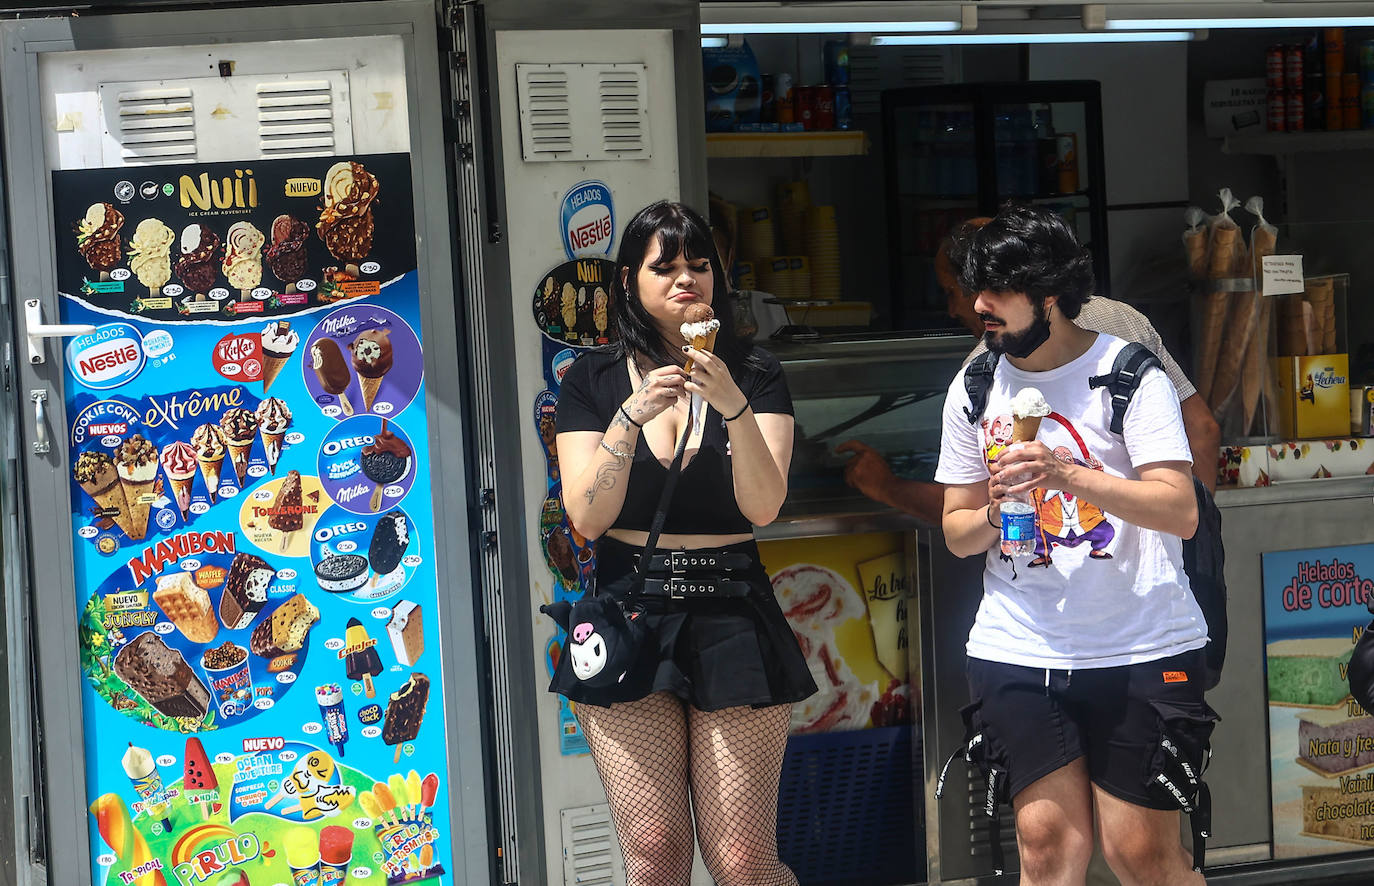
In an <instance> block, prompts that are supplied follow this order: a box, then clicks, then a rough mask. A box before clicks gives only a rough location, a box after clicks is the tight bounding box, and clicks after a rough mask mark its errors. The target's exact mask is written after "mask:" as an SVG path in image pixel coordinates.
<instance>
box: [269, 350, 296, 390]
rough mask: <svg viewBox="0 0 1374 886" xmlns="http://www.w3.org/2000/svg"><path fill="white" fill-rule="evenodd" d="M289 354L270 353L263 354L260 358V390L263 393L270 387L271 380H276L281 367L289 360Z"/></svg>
mask: <svg viewBox="0 0 1374 886" xmlns="http://www.w3.org/2000/svg"><path fill="white" fill-rule="evenodd" d="M290 359H291V358H290V357H289V356H286V357H274V356H272V355H270V354H267V355H264V356H263V359H262V392H263V393H264V394H265V393H267V391H268V390H269V389H270V388H271V387H272V382H274V381H276V380H277V376H278V375H280V374H281V370H282V367H283V366H285V365H286V362H287V361H288V360H290Z"/></svg>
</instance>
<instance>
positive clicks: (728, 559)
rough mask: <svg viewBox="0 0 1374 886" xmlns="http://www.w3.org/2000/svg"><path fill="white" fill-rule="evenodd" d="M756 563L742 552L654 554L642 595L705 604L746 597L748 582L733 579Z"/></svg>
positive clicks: (647, 570) (646, 570)
mask: <svg viewBox="0 0 1374 886" xmlns="http://www.w3.org/2000/svg"><path fill="white" fill-rule="evenodd" d="M753 563H754V561H753V559H752V558H751V557H750V556H749V555H748V554H745V553H742V552H739V551H710V550H705V551H700V550H699V551H669V552H668V553H666V554H654V555H653V556H652V557H650V558H649V565H648V568H647V569H644V570H643V573H644V576H645V578H644V586H643V590H642V591H641V593H642V594H644V595H645V596H648V597H667V598H669V599H671V600H688V599H692V600H702V599H712V598H717V597H743V596H745V595H747V594H748V593H749V587H750V586H749V582H747V581H738V580H736V579H732V578H730V577H729V576H730V573H732V572H737V571H744V570H746V569H748V568H749V567H751V566H752V565H753Z"/></svg>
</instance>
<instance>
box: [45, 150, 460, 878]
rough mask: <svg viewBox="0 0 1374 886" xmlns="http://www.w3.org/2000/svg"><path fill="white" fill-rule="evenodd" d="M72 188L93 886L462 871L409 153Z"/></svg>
mask: <svg viewBox="0 0 1374 886" xmlns="http://www.w3.org/2000/svg"><path fill="white" fill-rule="evenodd" d="M137 172H138V176H139V177H140V178H147V181H146V182H144V183H143V185H142V186H138V187H128V186H127V185H128V181H127V177H128V176H129V175H130V174H131V170H129V169H127V168H120V169H89V170H73V171H62V172H56V173H54V174H53V178H52V187H53V207H54V212H55V216H56V219H57V230H56V236H57V279H58V281H59V289H60V290H61V300H62V310H61V313H62V322H64V323H72V324H82V325H88V326H90V327H91V328H92V329H91V331H90V332H89V333H87V334H83V335H80V336H77V337H75V338H73V339H71V340H70V343H69V345H68V347H67V348H66V350H65V352H64V355H63V356H64V363H65V374H66V391H67V402H66V415H67V420H68V424H69V433H70V446H71V451H72V457H71V464H70V466H69V469H70V476H71V484H72V486H71V501H72V504H73V512H72V534H73V547H74V551H75V571H76V575H75V578H76V587H77V594H78V600H77V604H78V606H77V610H78V612H79V613H80V617H79V623H78V624H77V625H76V631H77V640H78V643H77V647H78V649H79V654H80V656H81V666H82V671H83V674H84V677H85V680H84V698H83V712H82V713H83V717H84V726H85V754H84V760H85V766H86V784H87V786H88V790H89V797H88V798H87V799H88V802H89V805H90V812H91V815H92V819H91V829H90V833H91V840H90V846H89V851H90V858H91V869H92V874H93V880H94V882H95V883H97V884H121V886H130V884H132V886H201V884H208V886H221V884H233V886H244V884H269V886H270V884H277V883H321V884H323V883H330V884H335V883H340V882H343V880H344V879H345V878H346V879H347V882H348V883H350V884H358V886H384V884H385V886H390V884H398V883H415V882H433V883H439V882H442V881H443V879H444V874H445V871H449V870H452V868H453V862H452V848H451V847H452V834H451V830H450V827H451V822H450V818H449V795H450V793H451V792H450V786H449V785H448V784H447V772H448V765H447V745H448V743H447V741H446V736H445V734H444V723H445V716H444V710H443V692H442V686H443V679H444V675H443V671H442V668H441V666H440V661H439V641H438V635H437V624H438V622H437V619H436V618H435V616H436V614H437V610H438V604H439V601H438V595H437V587H438V576H437V575H436V572H435V560H434V556H433V552H434V550H435V547H434V543H435V537H436V526H435V523H434V512H433V507H432V501H433V499H432V492H433V488H432V478H431V476H430V474H429V471H428V468H427V465H428V464H429V451H428V450H429V426H428V423H429V419H428V414H427V406H426V402H425V384H426V372H425V351H424V336H423V325H422V322H421V311H420V287H419V281H418V278H417V263H416V237H415V226H414V211H413V207H412V202H411V161H410V157H409V155H406V154H383V155H359V156H353V157H340V158H321V159H282V160H267V161H262V160H255V161H246V162H243V163H218V164H195V165H190V166H176V165H168V166H157V167H149V168H142V169H139V170H138V171H137Z"/></svg>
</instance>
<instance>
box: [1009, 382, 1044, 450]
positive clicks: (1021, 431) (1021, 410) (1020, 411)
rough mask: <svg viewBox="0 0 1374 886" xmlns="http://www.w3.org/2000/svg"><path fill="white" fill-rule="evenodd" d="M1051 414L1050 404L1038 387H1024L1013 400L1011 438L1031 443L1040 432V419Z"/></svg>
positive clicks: (1014, 441) (1016, 441) (1019, 441)
mask: <svg viewBox="0 0 1374 886" xmlns="http://www.w3.org/2000/svg"><path fill="white" fill-rule="evenodd" d="M1049 414H1050V404H1049V403H1048V402H1046V400H1045V395H1044V394H1041V393H1040V391H1039V390H1037V389H1036V388H1022V389H1021V390H1019V391H1017V392H1016V396H1015V397H1013V398H1012V401H1011V439H1012V442H1013V443H1029V442H1030V441H1032V440H1034V439H1035V435H1036V434H1038V433H1039V432H1040V421H1041V419H1043V418H1044V417H1045V416H1047V415H1049Z"/></svg>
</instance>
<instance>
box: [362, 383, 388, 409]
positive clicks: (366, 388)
mask: <svg viewBox="0 0 1374 886" xmlns="http://www.w3.org/2000/svg"><path fill="white" fill-rule="evenodd" d="M382 378H383V377H382V376H380V375H379V376H377V377H376V378H369V377H368V376H366V375H360V376H358V387H360V388H362V391H363V412H371V411H372V401H373V400H376V399H377V391H378V390H380V389H381V387H382Z"/></svg>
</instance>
